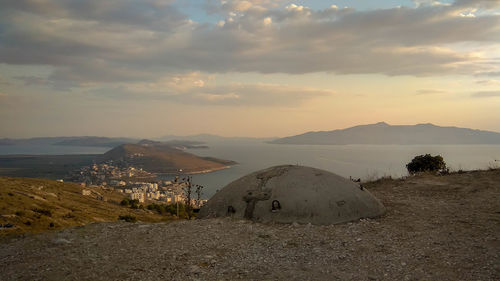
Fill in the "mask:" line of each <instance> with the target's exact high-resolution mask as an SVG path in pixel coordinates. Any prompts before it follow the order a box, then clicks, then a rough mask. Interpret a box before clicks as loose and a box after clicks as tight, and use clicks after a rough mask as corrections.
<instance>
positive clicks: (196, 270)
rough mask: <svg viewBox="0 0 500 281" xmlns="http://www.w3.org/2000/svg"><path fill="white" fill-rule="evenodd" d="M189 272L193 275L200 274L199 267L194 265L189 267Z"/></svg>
mask: <svg viewBox="0 0 500 281" xmlns="http://www.w3.org/2000/svg"><path fill="white" fill-rule="evenodd" d="M189 271H190V272H191V273H193V274H200V273H201V269H200V267H198V266H196V265H192V266H190V267H189Z"/></svg>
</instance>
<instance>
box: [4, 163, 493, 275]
mask: <svg viewBox="0 0 500 281" xmlns="http://www.w3.org/2000/svg"><path fill="white" fill-rule="evenodd" d="M366 187H367V188H368V189H369V190H370V191H371V192H372V193H373V194H374V195H375V196H377V197H378V198H379V199H381V200H382V202H383V203H384V204H385V205H386V207H387V209H388V212H387V214H386V215H385V216H384V217H382V218H379V219H375V220H361V221H359V222H355V223H348V224H342V225H334V226H312V225H296V224H292V225H263V224H259V223H251V222H248V221H234V220H230V219H215V220H197V221H179V222H174V223H169V224H141V223H136V224H130V223H118V222H117V223H99V224H92V225H88V226H85V227H79V228H72V229H67V230H63V231H59V232H51V233H45V234H39V235H30V236H26V237H18V238H14V239H9V240H6V241H3V242H1V243H0V247H1V251H0V266H1V268H2V270H1V273H0V274H1V275H0V279H1V280H159V279H163V280H235V279H243V280H500V267H499V265H500V170H495V171H483V172H471V173H464V174H454V175H449V176H442V177H436V176H419V177H413V178H408V179H406V180H382V181H379V182H374V183H370V184H367V185H366Z"/></svg>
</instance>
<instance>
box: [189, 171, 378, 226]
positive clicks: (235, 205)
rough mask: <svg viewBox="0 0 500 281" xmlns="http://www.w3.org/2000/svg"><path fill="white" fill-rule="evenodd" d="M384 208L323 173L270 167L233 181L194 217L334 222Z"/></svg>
mask: <svg viewBox="0 0 500 281" xmlns="http://www.w3.org/2000/svg"><path fill="white" fill-rule="evenodd" d="M384 211H385V208H384V206H383V205H382V203H380V202H379V201H378V200H377V199H376V198H375V197H374V196H373V195H372V194H371V193H369V192H368V191H367V190H366V189H362V188H361V187H360V185H358V184H356V183H354V182H352V181H350V180H348V179H345V178H343V177H341V176H338V175H336V174H333V173H330V172H328V171H324V170H319V169H315V168H311V167H304V166H293V165H286V166H275V167H271V168H267V169H264V170H260V171H257V172H254V173H252V174H249V175H246V176H244V177H242V178H240V179H237V180H235V181H233V182H232V183H230V184H228V185H227V186H226V187H224V188H223V189H222V190H221V191H219V192H217V193H216V194H215V195H214V196H213V197H212V198H211V199H210V200H208V202H207V203H206V204H205V205H204V206H203V207H202V208H201V210H200V213H199V215H198V218H213V217H226V216H230V217H235V218H246V219H251V220H255V221H259V222H278V223H292V222H298V223H312V224H323V225H325V224H335V223H342V222H348V221H353V220H357V219H360V218H373V217H377V216H380V215H382V214H383V213H384Z"/></svg>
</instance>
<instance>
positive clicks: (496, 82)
mask: <svg viewBox="0 0 500 281" xmlns="http://www.w3.org/2000/svg"><path fill="white" fill-rule="evenodd" d="M476 83H477V84H480V85H500V80H495V79H490V80H479V81H476Z"/></svg>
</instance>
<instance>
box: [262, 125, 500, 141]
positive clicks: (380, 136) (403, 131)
mask: <svg viewBox="0 0 500 281" xmlns="http://www.w3.org/2000/svg"><path fill="white" fill-rule="evenodd" d="M270 143H275V144H382V145H383V144H403V145H405V144H500V133H496V132H490V131H481V130H473V129H467V128H457V127H441V126H436V125H433V124H417V125H389V124H387V123H384V122H380V123H376V124H370V125H360V126H355V127H351V128H347V129H341V130H334V131H321V132H308V133H305V134H301V135H296V136H290V137H285V138H279V139H276V140H273V141H271V142H270Z"/></svg>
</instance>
